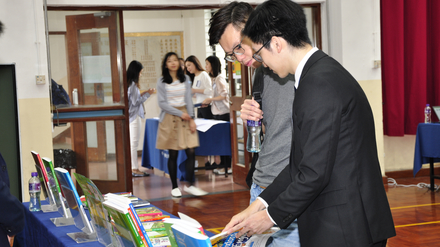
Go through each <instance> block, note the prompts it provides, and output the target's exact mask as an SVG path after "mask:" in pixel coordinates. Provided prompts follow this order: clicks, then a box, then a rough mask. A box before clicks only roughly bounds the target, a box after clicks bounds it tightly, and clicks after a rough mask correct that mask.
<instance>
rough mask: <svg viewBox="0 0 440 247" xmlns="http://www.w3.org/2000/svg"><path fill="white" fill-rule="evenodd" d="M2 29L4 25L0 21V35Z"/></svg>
mask: <svg viewBox="0 0 440 247" xmlns="http://www.w3.org/2000/svg"><path fill="white" fill-rule="evenodd" d="M3 29H4V25H3V23H2V22H1V21H0V35H1V34H2V33H3Z"/></svg>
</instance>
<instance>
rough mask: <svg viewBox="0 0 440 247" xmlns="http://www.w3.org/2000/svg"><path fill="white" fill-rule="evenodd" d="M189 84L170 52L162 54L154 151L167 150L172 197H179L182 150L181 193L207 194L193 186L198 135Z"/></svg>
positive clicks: (187, 78)
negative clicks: (180, 155)
mask: <svg viewBox="0 0 440 247" xmlns="http://www.w3.org/2000/svg"><path fill="white" fill-rule="evenodd" d="M191 95H192V93H191V84H190V83H189V77H188V76H186V75H185V74H184V72H183V70H182V67H181V66H180V63H179V57H178V56H177V54H176V53H174V52H169V53H167V54H166V55H165V57H164V59H163V61H162V77H160V78H159V79H158V80H157V99H158V103H159V107H160V114H159V127H158V130H157V141H156V148H157V149H161V150H167V149H168V151H169V158H168V173H169V175H170V179H171V183H172V190H171V195H172V196H173V197H181V196H182V193H181V191H180V189H179V187H178V186H177V165H178V164H177V155H178V153H179V150H185V153H186V156H187V159H186V164H185V173H186V174H185V175H186V178H185V179H186V181H187V182H188V183H189V184H188V185H189V186H186V185H185V186H184V190H185V191H186V192H188V193H190V194H193V195H195V196H203V195H206V194H207V192H206V191H203V190H202V189H200V188H197V187H195V186H194V166H195V148H196V147H198V146H199V136H198V133H197V130H196V124H195V122H194V106H193V103H192V97H191Z"/></svg>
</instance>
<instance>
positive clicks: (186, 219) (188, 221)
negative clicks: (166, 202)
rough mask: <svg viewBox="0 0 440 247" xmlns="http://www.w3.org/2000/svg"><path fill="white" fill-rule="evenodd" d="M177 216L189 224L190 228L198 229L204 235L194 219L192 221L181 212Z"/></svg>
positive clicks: (200, 226) (203, 231)
mask: <svg viewBox="0 0 440 247" xmlns="http://www.w3.org/2000/svg"><path fill="white" fill-rule="evenodd" d="M177 214H178V215H179V217H180V219H182V220H184V221H185V223H187V224H190V226H194V227H195V228H197V229H199V230H200V232H201V233H202V234H203V235H206V234H205V230H203V227H202V225H200V223H199V222H198V221H197V220H196V219H193V218H191V217H189V216H188V215H186V214H184V213H181V212H177Z"/></svg>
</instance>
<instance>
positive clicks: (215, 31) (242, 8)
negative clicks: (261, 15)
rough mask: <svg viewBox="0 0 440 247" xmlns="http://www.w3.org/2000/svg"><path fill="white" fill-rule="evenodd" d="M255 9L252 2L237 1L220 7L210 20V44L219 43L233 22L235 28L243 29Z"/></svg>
mask: <svg viewBox="0 0 440 247" xmlns="http://www.w3.org/2000/svg"><path fill="white" fill-rule="evenodd" d="M253 10H254V9H253V8H252V6H251V5H250V4H248V3H245V2H236V1H234V2H231V3H230V4H228V5H226V6H224V7H223V8H221V9H219V10H218V11H217V12H216V13H215V14H214V15H213V16H212V17H211V19H210V20H209V26H210V28H209V31H208V34H209V45H215V44H217V43H218V41H219V40H220V38H221V37H222V35H223V33H224V32H225V29H226V27H227V26H228V25H229V24H231V23H232V25H233V26H234V28H235V29H237V30H238V31H241V29H243V27H244V25H245V24H246V21H247V19H248V17H249V15H250V14H251V13H252V11H253Z"/></svg>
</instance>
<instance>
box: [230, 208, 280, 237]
mask: <svg viewBox="0 0 440 247" xmlns="http://www.w3.org/2000/svg"><path fill="white" fill-rule="evenodd" d="M272 226H273V222H272V221H271V220H270V218H269V216H268V215H267V212H266V210H261V211H259V212H257V213H255V214H252V215H250V216H249V217H248V218H247V219H245V220H244V221H242V222H241V223H239V224H237V225H236V226H234V227H233V228H231V232H235V231H239V232H238V233H237V236H241V235H243V234H246V235H247V236H248V237H250V236H252V235H254V234H261V233H263V232H264V231H266V230H268V229H270V228H271V227H272Z"/></svg>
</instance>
